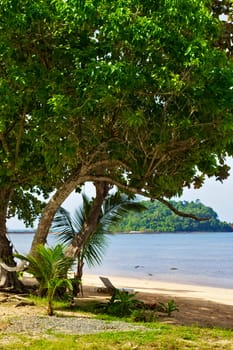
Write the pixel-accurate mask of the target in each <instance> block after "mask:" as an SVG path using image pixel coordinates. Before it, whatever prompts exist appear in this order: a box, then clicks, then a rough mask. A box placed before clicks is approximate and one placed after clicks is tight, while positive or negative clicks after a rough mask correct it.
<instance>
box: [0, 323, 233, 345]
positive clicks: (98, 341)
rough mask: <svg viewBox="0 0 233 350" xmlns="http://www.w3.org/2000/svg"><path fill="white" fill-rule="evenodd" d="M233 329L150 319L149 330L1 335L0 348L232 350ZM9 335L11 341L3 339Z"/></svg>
mask: <svg viewBox="0 0 233 350" xmlns="http://www.w3.org/2000/svg"><path fill="white" fill-rule="evenodd" d="M232 338H233V331H230V330H221V329H208V328H199V327H183V326H171V325H163V324H161V323H153V324H152V323H151V324H150V328H148V330H143V331H138V330H137V331H130V332H104V333H98V334H91V335H64V334H54V333H53V332H52V331H51V332H50V333H49V334H43V335H42V336H41V337H34V338H32V337H30V336H27V335H7V337H6V336H5V338H4V335H2V336H1V337H0V344H1V345H0V349H1V350H13V349H14V350H18V349H19V350H25V349H30V350H43V349H46V350H52V349H53V350H55V349H56V350H64V349H70V350H74V349H75V350H77V349H79V350H84V349H87V350H95V349H96V350H113V349H114V350H115V349H116V350H131V349H135V350H136V349H137V350H152V349H161V350H162V349H164V350H187V349H198V350H199V349H203V350H212V349H218V350H220V349H221V350H230V349H233V340H232ZM4 339H5V340H6V339H10V343H9V342H7V341H4Z"/></svg>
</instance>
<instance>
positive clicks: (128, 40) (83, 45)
mask: <svg viewBox="0 0 233 350" xmlns="http://www.w3.org/2000/svg"><path fill="white" fill-rule="evenodd" d="M209 5H210V2H209V1H205V0H201V1H200V0H192V1H191V0H180V1H175V0H167V1H156V2H154V1H151V0H147V1H140V0H130V1H126V0H118V1H114V2H109V1H108V2H107V1H105V0H89V1H72V0H69V1H63V0H54V1H52V2H51V1H46V0H33V1H28V0H26V1H22V0H19V1H17V2H16V1H14V0H2V1H1V2H0V10H1V11H0V52H1V55H0V68H1V69H0V109H1V122H0V142H1V149H0V165H1V171H0V185H1V186H6V184H8V185H9V186H10V187H12V188H14V193H13V195H12V199H11V200H12V208H13V209H12V210H13V213H14V212H15V211H17V210H18V206H19V207H20V199H21V198H22V193H24V192H25V190H26V191H29V192H30V191H33V190H35V188H37V191H39V192H41V191H42V192H45V193H48V192H50V191H51V190H52V189H55V188H57V189H59V188H60V187H61V186H62V185H63V184H64V183H65V182H66V181H70V178H72V179H74V178H76V179H77V178H80V182H81V183H82V182H84V181H86V180H87V179H88V180H96V179H98V178H99V177H104V179H105V180H106V181H110V182H114V183H116V184H118V185H119V186H122V187H123V188H124V189H131V190H132V191H134V192H140V191H143V192H144V194H145V195H148V196H151V197H154V198H160V197H163V196H165V197H172V196H173V195H175V194H181V192H182V188H183V187H184V186H189V185H190V184H192V183H194V185H195V186H196V187H198V186H201V185H202V183H203V177H204V175H208V176H215V177H216V178H217V179H220V180H221V179H224V178H225V177H226V176H227V172H228V168H227V166H226V165H225V156H226V154H227V152H228V153H229V154H232V153H233V145H232V133H233V123H232V100H233V97H232V94H233V90H232V86H233V74H232V62H231V61H230V60H229V59H228V58H227V55H226V54H225V52H224V50H222V49H221V48H220V47H219V45H218V42H219V39H220V38H221V28H222V26H221V23H220V21H218V20H217V19H216V18H214V17H213V15H212V13H211V11H210V8H209V7H210V6H209ZM210 130H211V133H210V132H209V131H210ZM25 169H27V172H26V174H25ZM84 175H85V176H84ZM80 182H79V183H78V181H77V182H76V183H74V185H73V186H74V187H75V186H77V184H78V185H80ZM25 208H26V205H24V206H23V209H25ZM38 211H39V210H37V213H38ZM24 213H25V210H24V211H22V212H21V214H20V215H21V217H24V216H25V215H24Z"/></svg>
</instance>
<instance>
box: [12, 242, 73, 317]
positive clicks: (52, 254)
mask: <svg viewBox="0 0 233 350" xmlns="http://www.w3.org/2000/svg"><path fill="white" fill-rule="evenodd" d="M16 257H17V258H19V259H22V260H25V261H27V262H28V263H29V267H28V269H27V272H29V273H31V274H32V275H33V276H34V277H35V278H36V279H37V281H38V282H39V290H38V294H39V295H40V296H42V295H46V296H47V300H48V309H47V313H48V315H49V316H52V315H53V314H54V307H53V300H54V296H55V292H56V290H57V289H58V288H60V287H64V288H68V289H69V290H72V283H71V281H70V280H69V279H67V272H68V270H69V269H70V268H71V266H72V264H73V262H74V261H73V259H72V258H70V257H66V256H65V255H64V249H63V246H62V245H61V244H58V245H56V246H55V247H53V248H48V247H44V246H43V245H39V246H38V247H37V249H36V252H35V256H32V255H30V254H27V255H21V254H16Z"/></svg>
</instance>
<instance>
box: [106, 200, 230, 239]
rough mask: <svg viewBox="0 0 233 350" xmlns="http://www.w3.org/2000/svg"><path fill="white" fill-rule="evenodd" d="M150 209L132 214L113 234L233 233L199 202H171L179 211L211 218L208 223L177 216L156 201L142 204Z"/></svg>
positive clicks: (212, 211) (227, 224)
mask: <svg viewBox="0 0 233 350" xmlns="http://www.w3.org/2000/svg"><path fill="white" fill-rule="evenodd" d="M142 203H143V204H144V205H145V206H146V207H147V208H148V209H147V210H145V211H144V212H142V213H133V212H130V213H128V214H127V215H125V217H124V218H123V219H122V220H121V221H120V222H119V223H118V224H116V225H114V226H112V227H111V231H113V232H130V231H152V232H184V231H189V232H195V231H196V232H198V231H210V232H217V231H233V229H232V227H231V226H230V224H229V223H226V222H221V221H220V220H219V219H218V215H217V213H216V212H215V211H214V210H213V209H212V208H210V207H206V206H205V205H204V204H202V203H201V202H200V201H199V200H197V201H195V202H186V201H179V202H175V201H171V203H172V205H173V206H174V207H175V208H176V209H178V210H179V211H182V212H185V213H192V214H194V215H196V216H198V217H209V218H210V219H209V220H207V221H196V220H193V219H191V218H184V217H181V216H177V215H175V214H174V213H173V212H172V211H171V210H170V209H168V208H167V207H166V206H164V205H163V204H161V203H159V202H157V201H155V202H150V201H143V202H142Z"/></svg>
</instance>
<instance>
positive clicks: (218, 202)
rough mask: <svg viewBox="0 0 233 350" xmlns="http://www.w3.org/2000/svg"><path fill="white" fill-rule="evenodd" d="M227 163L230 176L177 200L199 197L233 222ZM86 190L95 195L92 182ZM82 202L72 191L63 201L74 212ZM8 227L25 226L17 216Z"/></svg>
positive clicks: (232, 161) (210, 181)
mask: <svg viewBox="0 0 233 350" xmlns="http://www.w3.org/2000/svg"><path fill="white" fill-rule="evenodd" d="M227 164H228V165H229V166H231V172H230V176H229V177H228V179H227V180H224V182H223V183H221V182H220V181H216V180H214V179H206V181H205V184H204V185H203V187H202V188H201V189H198V190H194V189H184V192H183V195H182V197H180V198H175V200H186V201H195V200H196V199H199V200H200V201H201V202H202V203H203V204H205V205H206V206H209V207H211V208H213V209H214V211H215V212H216V213H217V214H218V217H219V219H220V220H222V221H226V222H230V223H232V222H233V158H228V160H227ZM84 192H85V194H86V195H87V196H90V197H91V196H94V194H95V192H94V187H93V185H92V184H91V183H87V184H85V186H84ZM80 203H81V195H80V194H78V193H74V192H73V193H72V194H71V195H70V196H69V197H68V198H67V199H66V200H65V202H64V203H63V205H62V206H63V207H64V208H65V209H67V210H69V211H70V212H71V213H73V212H74V209H75V207H77V206H79V205H80ZM7 227H8V229H18V230H21V229H24V228H25V226H24V224H23V223H22V222H20V221H19V220H17V219H16V218H12V219H10V220H8V222H7Z"/></svg>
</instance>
